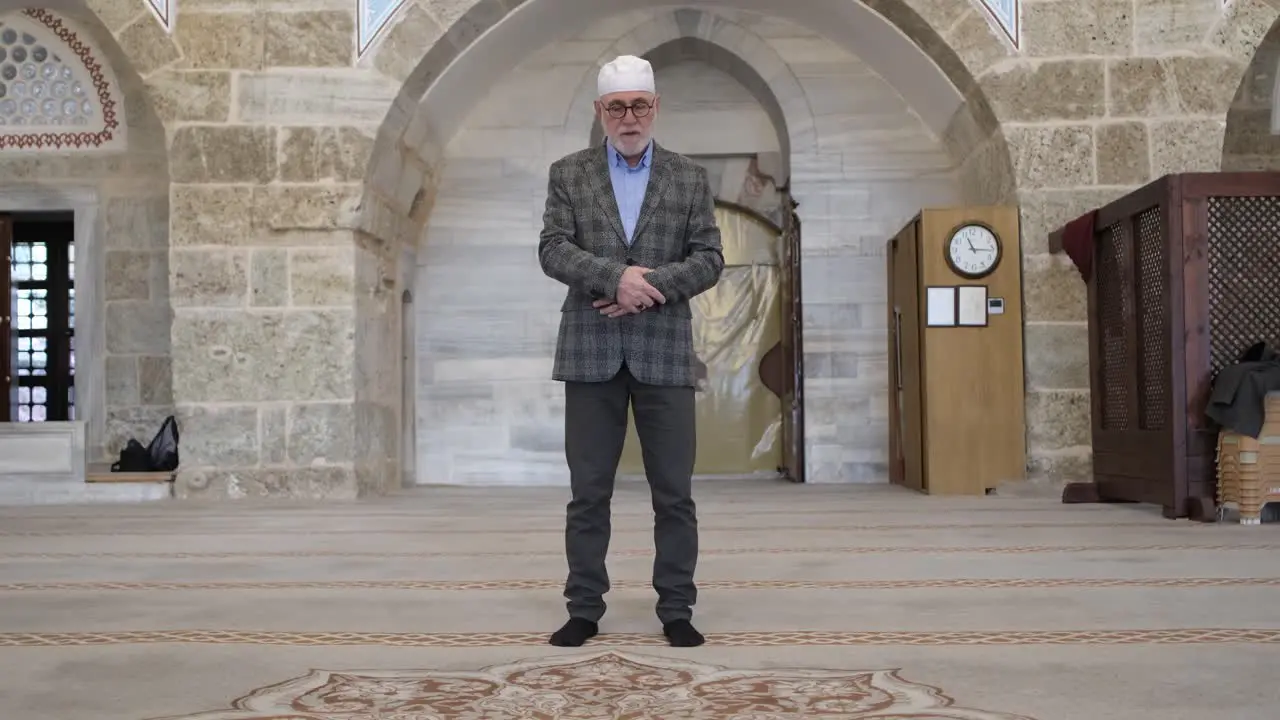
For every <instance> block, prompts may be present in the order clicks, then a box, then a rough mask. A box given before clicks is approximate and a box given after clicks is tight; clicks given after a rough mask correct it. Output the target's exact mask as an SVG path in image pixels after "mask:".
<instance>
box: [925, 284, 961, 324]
mask: <svg viewBox="0 0 1280 720" xmlns="http://www.w3.org/2000/svg"><path fill="white" fill-rule="evenodd" d="M955 324H956V289H955V288H954V287H931V288H926V289H925V325H926V326H928V327H955Z"/></svg>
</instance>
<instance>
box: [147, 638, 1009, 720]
mask: <svg viewBox="0 0 1280 720" xmlns="http://www.w3.org/2000/svg"><path fill="white" fill-rule="evenodd" d="M801 717H804V718H833V719H834V718H841V719H842V720H1033V718H1028V717H1026V716H1022V715H1012V714H1008V713H1000V712H992V711H985V710H977V709H972V708H964V707H958V706H956V705H955V703H954V701H953V700H952V699H951V698H950V697H948V696H946V695H944V694H943V693H942V691H941V690H940V689H938V688H934V687H931V686H928V685H923V684H920V683H915V682H911V681H909V680H906V679H904V678H903V677H902V676H901V675H900V674H899V671H897V670H870V671H830V670H774V669H769V670H731V669H726V668H722V667H716V666H712V665H704V664H700V663H694V662H689V661H686V660H677V659H671V658H664V657H654V656H645V655H636V654H630V653H622V652H617V651H608V652H603V653H595V654H590V655H573V656H563V655H562V656H556V657H549V658H539V659H530V660H521V661H518V662H514V663H510V664H506V665H499V666H493V667H489V668H485V669H483V670H480V671H478V672H444V671H429V670H424V671H363V672H334V671H325V670H316V671H313V672H311V673H310V674H308V675H306V676H303V677H300V678H296V679H294V680H289V681H287V682H284V683H281V684H278V685H274V686H271V687H267V688H263V689H261V690H258V691H256V692H254V693H252V694H251V695H249V696H247V697H245V698H242V699H240V700H238V701H236V702H235V703H234V704H233V708H232V709H230V710H221V711H214V712H207V713H200V714H197V715H190V716H184V717H181V718H169V719H168V720H374V719H378V720H444V719H445V718H449V719H450V720H728V719H730V718H732V719H733V720H764V719H765V718H769V719H772V720H786V719H788V718H801Z"/></svg>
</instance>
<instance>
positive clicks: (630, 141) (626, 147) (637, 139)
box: [609, 133, 650, 157]
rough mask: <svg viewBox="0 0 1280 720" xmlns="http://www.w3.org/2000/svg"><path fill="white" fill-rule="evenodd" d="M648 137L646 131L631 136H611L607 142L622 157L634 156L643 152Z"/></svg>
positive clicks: (647, 142)
mask: <svg viewBox="0 0 1280 720" xmlns="http://www.w3.org/2000/svg"><path fill="white" fill-rule="evenodd" d="M649 137H650V136H649V135H648V134H647V133H646V134H643V135H636V136H631V137H616V138H615V137H611V138H609V142H610V143H611V144H612V145H613V147H614V148H616V149H617V151H618V152H620V153H622V155H623V156H624V157H635V156H636V155H639V154H640V153H642V152H644V149H645V147H646V146H648V144H649Z"/></svg>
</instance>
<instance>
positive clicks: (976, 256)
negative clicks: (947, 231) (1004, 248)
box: [947, 225, 1000, 278]
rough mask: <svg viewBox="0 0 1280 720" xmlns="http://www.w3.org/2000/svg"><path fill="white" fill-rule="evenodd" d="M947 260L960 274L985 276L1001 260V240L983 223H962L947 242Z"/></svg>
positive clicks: (971, 276)
mask: <svg viewBox="0 0 1280 720" xmlns="http://www.w3.org/2000/svg"><path fill="white" fill-rule="evenodd" d="M947 261H948V263H949V264H950V265H951V269H952V270H955V271H956V272H957V273H958V274H960V275H963V276H965V277H970V278H978V277H983V276H984V275H987V274H989V273H990V272H991V271H992V270H994V269H995V267H996V264H997V263H998V262H1000V241H999V240H997V239H996V236H995V233H993V232H991V230H989V229H988V228H986V227H983V226H982V225H961V226H960V227H959V228H957V229H956V231H955V232H954V233H952V235H951V240H949V241H948V242H947Z"/></svg>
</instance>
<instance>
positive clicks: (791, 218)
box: [781, 200, 805, 483]
mask: <svg viewBox="0 0 1280 720" xmlns="http://www.w3.org/2000/svg"><path fill="white" fill-rule="evenodd" d="M790 204H791V208H790V211H789V213H788V215H787V218H786V221H785V224H784V226H783V229H782V303H783V305H782V307H783V318H782V357H783V367H784V368H785V372H786V374H785V375H784V377H783V392H782V463H783V466H782V468H781V469H782V473H783V476H784V477H785V478H786V479H788V480H790V481H792V482H797V483H802V482H804V481H805V471H804V462H805V461H804V349H803V338H804V306H803V304H802V302H801V294H802V293H801V288H800V216H799V215H797V214H796V207H797V203H796V202H795V200H790Z"/></svg>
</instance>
